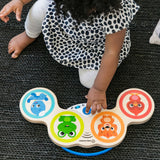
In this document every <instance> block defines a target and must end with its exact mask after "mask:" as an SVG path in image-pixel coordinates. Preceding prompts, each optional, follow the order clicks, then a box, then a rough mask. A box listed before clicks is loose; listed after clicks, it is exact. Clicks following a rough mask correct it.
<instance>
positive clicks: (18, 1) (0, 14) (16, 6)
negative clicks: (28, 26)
mask: <svg viewBox="0 0 160 160" xmlns="http://www.w3.org/2000/svg"><path fill="white" fill-rule="evenodd" d="M30 1H32V0H12V1H10V2H9V3H7V4H6V5H5V6H4V7H3V8H2V10H1V11H0V19H1V20H2V21H4V22H5V23H7V22H8V21H9V17H8V15H9V14H10V13H11V12H14V13H15V14H16V19H17V21H20V20H21V13H22V9H23V6H24V5H25V4H27V3H29V2H30Z"/></svg>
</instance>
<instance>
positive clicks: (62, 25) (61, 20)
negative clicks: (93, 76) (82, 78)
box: [42, 0, 139, 70]
mask: <svg viewBox="0 0 160 160" xmlns="http://www.w3.org/2000/svg"><path fill="white" fill-rule="evenodd" d="M121 4H122V8H121V9H120V10H118V11H114V12H112V13H109V14H108V15H107V16H105V15H104V14H101V15H100V16H97V17H95V18H94V20H93V24H90V23H89V22H87V21H85V22H82V23H80V24H79V25H78V26H77V27H76V25H75V24H77V23H76V21H75V20H74V19H73V18H72V17H71V15H70V14H69V16H68V17H64V16H63V15H56V14H55V2H54V1H53V2H52V3H51V4H50V5H49V7H48V11H47V14H46V17H45V19H44V22H43V25H42V32H43V34H44V40H45V43H46V47H47V49H48V50H49V52H50V54H51V55H52V57H53V58H54V59H55V60H56V61H57V62H59V63H61V64H62V65H66V66H68V67H75V68H80V69H92V70H98V69H99V67H100V64H101V59H102V56H103V54H104V50H105V37H106V35H107V34H112V33H115V32H118V31H120V30H122V29H125V28H126V29H127V31H126V36H125V39H124V43H123V47H122V49H121V52H120V58H119V64H120V63H121V62H122V60H123V59H124V58H125V57H127V54H128V53H129V50H130V46H131V42H130V32H129V29H128V28H129V24H130V22H131V21H132V19H133V17H134V15H135V14H136V12H137V11H138V9H139V6H138V5H137V4H136V3H135V2H134V1H133V0H122V3H121Z"/></svg>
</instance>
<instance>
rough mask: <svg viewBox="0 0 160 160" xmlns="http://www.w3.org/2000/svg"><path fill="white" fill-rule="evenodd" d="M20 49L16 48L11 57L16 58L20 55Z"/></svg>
mask: <svg viewBox="0 0 160 160" xmlns="http://www.w3.org/2000/svg"><path fill="white" fill-rule="evenodd" d="M20 53H21V52H20V51H18V50H15V51H14V52H13V53H12V56H11V57H12V58H17V57H18V56H19V55H20Z"/></svg>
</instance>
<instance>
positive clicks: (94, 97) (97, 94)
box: [86, 87, 107, 114]
mask: <svg viewBox="0 0 160 160" xmlns="http://www.w3.org/2000/svg"><path fill="white" fill-rule="evenodd" d="M86 98H87V106H86V112H87V113H88V112H89V109H90V107H91V106H92V114H94V113H96V111H97V112H101V109H102V107H103V108H104V109H106V108H107V101H106V92H105V91H100V90H97V89H96V88H94V87H92V88H90V90H89V92H88V95H86Z"/></svg>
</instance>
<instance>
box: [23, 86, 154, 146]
mask: <svg viewBox="0 0 160 160" xmlns="http://www.w3.org/2000/svg"><path fill="white" fill-rule="evenodd" d="M85 107H86V104H85V103H82V104H77V105H74V106H71V107H69V108H68V109H62V108H60V107H59V106H58V102H57V98H56V96H55V94H54V93H53V92H52V91H51V90H49V89H46V88H33V89H31V90H29V91H27V92H26V93H25V94H24V95H23V97H22V98H21V100H20V111H21V113H22V115H23V117H24V118H25V119H26V120H28V121H30V122H32V123H41V124H45V125H46V126H47V128H48V135H49V137H50V139H51V140H52V141H53V142H54V143H55V144H57V145H59V146H61V147H65V148H69V147H73V146H81V147H84V148H90V147H94V146H100V147H103V148H110V147H115V146H117V145H118V144H120V143H121V142H122V141H123V139H124V137H125V135H126V133H127V127H128V126H129V125H131V124H142V123H145V122H146V121H148V120H149V119H150V118H151V116H152V114H153V112H154V101H153V99H152V97H151V96H150V95H149V94H148V93H147V92H145V91H143V90H141V89H137V88H131V89H127V90H125V91H123V92H122V93H121V94H120V95H119V96H118V99H117V103H116V107H115V108H113V109H105V110H104V109H103V110H102V111H101V112H100V113H96V114H94V115H92V114H91V111H90V112H89V113H86V112H85Z"/></svg>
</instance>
